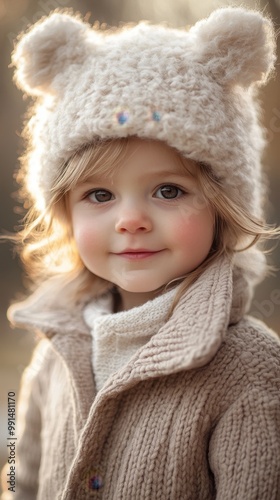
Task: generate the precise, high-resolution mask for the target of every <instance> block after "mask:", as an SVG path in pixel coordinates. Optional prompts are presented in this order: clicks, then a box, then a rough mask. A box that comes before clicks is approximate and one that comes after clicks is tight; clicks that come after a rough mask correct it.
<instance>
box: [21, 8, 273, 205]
mask: <svg viewBox="0 0 280 500" xmlns="http://www.w3.org/2000/svg"><path fill="white" fill-rule="evenodd" d="M274 61H275V40H274V33H273V27H272V23H271V21H270V20H269V19H267V18H265V17H263V16H262V14H261V13H259V12H255V11H248V10H245V9H242V8H224V9H219V10H216V11H214V12H213V13H212V14H211V15H210V17H209V18H207V19H204V20H202V21H200V22H198V23H196V24H195V25H194V26H193V27H192V28H191V29H190V30H188V31H186V30H183V29H182V30H177V29H171V28H167V27H165V26H154V25H150V24H148V23H143V22H142V23H139V24H138V25H136V26H134V27H131V26H128V27H126V28H124V29H122V30H119V31H108V32H104V31H99V30H98V29H95V28H93V29H92V28H91V27H90V26H89V25H88V24H86V23H84V22H82V20H81V19H80V18H79V17H77V16H73V15H71V14H67V13H59V12H54V13H53V14H51V15H50V16H49V17H47V18H44V19H43V20H42V21H40V22H38V23H37V24H36V25H35V26H34V27H32V29H31V30H30V31H29V32H28V33H27V34H25V35H23V36H22V38H21V39H20V41H19V43H18V45H17V47H16V49H15V52H14V54H13V63H14V65H15V66H16V68H17V69H16V82H17V84H18V86H19V87H21V88H22V89H23V90H24V91H25V92H26V93H27V94H30V95H31V96H34V97H37V98H38V99H37V101H38V103H37V105H36V107H35V114H34V115H33V117H32V118H31V120H30V122H29V125H28V131H29V132H28V133H29V135H30V139H29V140H30V152H29V156H28V162H27V169H28V175H29V177H30V178H31V180H32V190H33V196H34V197H35V199H37V201H39V202H40V201H42V200H43V201H44V202H48V200H49V198H50V189H51V188H52V186H53V184H54V182H55V178H56V177H57V176H58V174H59V172H60V171H61V169H62V168H63V165H64V164H65V161H67V160H68V159H69V157H70V156H71V155H72V154H73V153H74V151H76V150H77V149H78V148H80V147H81V146H83V145H84V144H85V143H88V142H93V141H94V140H96V139H97V138H115V137H125V136H129V135H137V136H139V137H146V138H154V139H160V140H163V141H165V142H167V143H168V144H169V145H171V146H173V147H174V148H176V149H177V150H179V151H180V152H181V153H182V154H183V155H185V156H186V157H189V158H192V159H194V160H198V161H201V162H205V163H207V164H210V165H211V167H212V169H213V171H214V173H215V174H216V176H217V177H218V178H219V179H221V182H223V184H224V186H225V189H226V191H227V193H228V194H229V195H230V196H231V197H233V198H235V199H238V200H239V203H240V206H246V208H247V209H248V208H249V209H251V211H252V213H254V214H255V215H259V214H260V193H261V174H260V170H261V169H260V160H261V154H262V150H263V146H264V137H263V132H262V129H261V127H260V125H259V123H258V107H257V105H256V103H255V100H254V96H255V89H256V87H257V86H259V85H260V84H263V83H264V82H265V81H266V80H267V77H268V75H269V73H270V72H271V70H272V68H273V64H274Z"/></svg>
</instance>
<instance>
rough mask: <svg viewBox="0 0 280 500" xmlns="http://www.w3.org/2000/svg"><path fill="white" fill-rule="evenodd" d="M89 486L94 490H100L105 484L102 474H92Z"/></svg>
mask: <svg viewBox="0 0 280 500" xmlns="http://www.w3.org/2000/svg"><path fill="white" fill-rule="evenodd" d="M89 486H90V488H91V489H92V490H100V489H101V488H102V486H103V481H102V478H101V476H92V477H91V478H90V480H89Z"/></svg>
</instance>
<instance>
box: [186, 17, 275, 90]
mask: <svg viewBox="0 0 280 500" xmlns="http://www.w3.org/2000/svg"><path fill="white" fill-rule="evenodd" d="M190 33H191V34H192V35H193V36H194V38H195V45H196V47H197V49H196V50H197V51H198V59H199V61H200V62H201V63H203V64H205V65H206V67H207V68H208V70H209V73H210V74H211V75H213V77H214V78H215V79H216V80H217V81H219V82H220V83H221V84H236V85H241V86H243V87H249V86H250V85H251V84H253V83H257V84H262V83H265V81H266V80H267V77H268V76H269V74H270V72H271V70H272V69H273V67H274V63H275V59H276V56H275V50H276V42H275V35H274V29H273V24H272V22H271V21H270V19H267V18H265V17H264V16H263V15H262V14H261V13H259V12H256V11H252V10H251V11H250V10H246V9H243V8H234V7H228V8H222V9H218V10H216V11H214V12H213V13H212V14H211V15H210V16H209V17H208V18H207V19H203V20H202V21H199V22H197V23H196V24H195V25H194V26H193V28H191V30H190Z"/></svg>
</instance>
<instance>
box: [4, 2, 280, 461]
mask: <svg viewBox="0 0 280 500" xmlns="http://www.w3.org/2000/svg"><path fill="white" fill-rule="evenodd" d="M229 4H231V5H232V2H227V1H222V0H204V1H203V2H198V1H197V0H172V2H171V1H170V0H146V1H145V0H133V1H131V0H79V1H74V0H73V1H68V0H46V1H43V0H38V1H34V0H0V65H1V79H0V132H1V133H0V143H1V148H0V151H1V182H0V188H1V196H0V202H1V208H0V214H1V220H0V232H1V233H3V231H13V230H14V228H15V226H16V225H17V223H18V221H19V220H20V215H19V213H18V212H17V211H15V206H16V199H15V197H14V193H15V192H16V189H17V186H16V184H15V182H14V180H13V171H14V168H15V167H16V165H17V156H18V154H20V152H21V142H20V139H19V136H20V130H21V123H22V118H23V115H24V113H25V110H26V106H27V104H28V101H27V100H24V99H23V97H22V94H21V93H20V92H19V91H18V90H17V89H16V87H15V86H14V85H13V83H12V74H13V71H12V69H11V68H9V64H10V57H11V51H12V49H13V43H14V40H15V38H16V36H17V34H18V33H20V32H21V31H22V30H25V29H26V27H27V26H28V25H30V24H33V23H34V22H36V21H37V20H38V19H40V18H41V17H42V16H43V15H46V14H47V13H49V12H50V11H51V10H54V9H56V8H60V9H61V8H67V7H68V8H73V9H74V10H75V11H79V12H81V13H82V14H83V15H84V16H87V19H89V21H90V22H91V23H93V22H94V21H96V20H99V21H100V22H101V23H102V22H106V23H107V24H109V25H118V24H119V23H120V22H122V21H123V22H128V21H138V20H140V19H149V20H151V21H155V22H161V21H167V22H169V23H171V24H173V25H175V26H178V27H182V26H185V25H188V24H193V23H194V22H195V21H196V20H197V19H199V18H201V17H204V16H206V15H208V14H209V13H210V12H211V11H212V10H213V9H215V8H217V7H221V6H226V5H229ZM234 4H235V5H239V4H242V5H247V6H248V7H252V8H260V9H264V11H265V12H267V13H270V14H271V15H272V18H273V20H274V22H275V25H276V27H277V28H279V26H280V0H269V1H268V2H267V1H261V0H260V1H258V2H255V1H250V0H247V1H246V0H243V1H242V2H241V1H240V2H239V1H237V2H235V3H234ZM278 67H279V66H278ZM279 81H280V74H279V72H278V75H276V77H275V79H273V80H271V81H270V83H269V85H268V86H267V87H266V88H265V90H264V91H262V94H261V96H262V99H263V103H264V106H263V109H264V113H263V121H264V123H265V125H266V127H267V130H268V139H269V148H268V151H267V153H266V157H265V164H266V167H267V172H268V175H269V179H270V184H271V191H270V194H269V200H268V213H269V220H270V222H278V223H279V221H280V220H279V219H280V199H279V192H280V169H279V157H280V92H279ZM0 252H1V253H0V262H1V290H0V314H1V317H0V339H1V350H0V380H1V387H0V430H1V434H0V467H1V466H2V464H3V462H4V461H5V460H6V453H7V452H6V450H7V448H6V445H7V393H8V392H9V391H14V392H15V393H16V396H18V387H19V380H20V376H21V374H22V371H23V369H24V367H25V366H26V364H27V363H28V361H29V359H30V355H31V350H32V346H33V338H32V336H31V335H30V334H29V333H25V332H22V331H19V330H12V329H10V327H9V324H8V322H7V319H6V309H7V307H8V305H9V303H10V302H11V300H12V299H14V298H15V297H16V296H18V294H19V293H21V292H22V291H23V285H22V271H21V269H20V266H19V263H18V260H17V258H16V257H14V256H13V252H12V247H11V245H10V244H7V243H4V244H3V243H2V244H1V245H0ZM272 259H273V262H274V264H275V265H276V266H278V268H280V251H279V248H278V249H276V250H275V251H274V252H273V254H272ZM279 295H280V283H279V273H278V274H276V275H275V276H274V277H271V278H269V279H267V280H266V281H265V282H264V283H263V284H262V285H261V286H260V287H259V288H258V290H257V293H256V296H255V299H254V301H253V305H252V313H253V314H256V315H258V317H262V319H264V320H265V321H266V322H267V324H268V325H269V326H271V327H272V328H274V329H275V330H277V331H278V332H280V312H279V310H280V307H279ZM277 301H278V304H277V303H276V302H277Z"/></svg>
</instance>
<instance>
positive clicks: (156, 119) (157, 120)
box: [152, 111, 161, 122]
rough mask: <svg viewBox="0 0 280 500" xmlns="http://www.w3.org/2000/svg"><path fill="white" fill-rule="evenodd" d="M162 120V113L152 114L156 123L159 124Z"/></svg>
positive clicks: (154, 112) (155, 112)
mask: <svg viewBox="0 0 280 500" xmlns="http://www.w3.org/2000/svg"><path fill="white" fill-rule="evenodd" d="M160 119H161V115H160V113H159V112H158V111H153V113H152V120H153V121H154V122H159V121H160Z"/></svg>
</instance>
